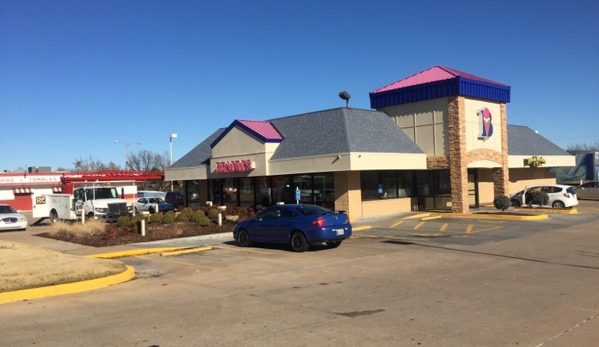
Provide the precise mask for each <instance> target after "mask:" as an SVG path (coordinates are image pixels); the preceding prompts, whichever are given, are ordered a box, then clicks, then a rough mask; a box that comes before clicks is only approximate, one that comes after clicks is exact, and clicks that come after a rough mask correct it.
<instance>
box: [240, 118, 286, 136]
mask: <svg viewBox="0 0 599 347" xmlns="http://www.w3.org/2000/svg"><path fill="white" fill-rule="evenodd" d="M237 121H238V122H239V123H240V124H242V125H243V126H245V127H246V128H248V129H249V130H251V131H253V132H254V133H256V134H258V135H260V136H261V137H263V138H264V139H265V140H282V139H283V137H282V136H281V134H279V132H278V131H277V129H275V127H274V126H273V125H272V124H271V123H270V122H266V121H254V120H240V119H237Z"/></svg>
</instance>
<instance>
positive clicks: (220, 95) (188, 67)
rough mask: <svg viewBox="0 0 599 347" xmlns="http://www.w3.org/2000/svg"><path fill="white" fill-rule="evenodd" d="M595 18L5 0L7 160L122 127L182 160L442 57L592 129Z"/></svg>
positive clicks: (53, 151) (536, 121) (52, 152)
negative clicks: (219, 140) (214, 137)
mask: <svg viewBox="0 0 599 347" xmlns="http://www.w3.org/2000/svg"><path fill="white" fill-rule="evenodd" d="M597 18H599V2H598V1H596V0H587V1H577V0H574V1H568V2H564V1H553V0H540V1H527V0H516V1H513V0H507V1H493V2H486V1H460V0H457V1H446V0H439V1H399V0H390V1H386V0H377V1H351V0H349V1H348V0H343V1H337V0H331V1H323V0H320V1H319V0H305V1H280V0H272V1H270V0H252V1H247V0H245V1H241V0H231V1H227V0H214V1H206V0H195V1H183V0H179V1H154V0H127V1H121V0H98V1H79V0H73V1H67V0H52V1H46V0H43V1H32V0H0V119H1V123H0V124H2V132H1V134H0V148H2V151H0V170H14V169H17V168H26V167H28V166H51V167H52V169H57V168H58V167H66V168H72V167H73V166H74V165H73V162H74V161H75V159H78V158H84V159H87V158H90V157H92V158H93V159H97V160H100V161H102V162H105V163H108V162H110V161H114V162H115V163H117V164H119V165H121V166H124V162H125V147H126V146H125V145H124V144H123V143H117V144H115V143H113V140H119V141H121V142H125V141H129V142H130V143H132V145H130V147H129V150H130V152H132V153H137V152H138V151H139V150H149V151H152V152H156V153H159V154H165V155H168V151H169V134H170V133H177V134H178V138H176V139H174V140H173V157H174V160H175V161H176V160H177V159H178V158H180V157H181V156H183V155H184V154H185V153H187V152H189V151H190V150H191V149H192V148H194V147H195V146H196V145H197V144H199V143H200V142H201V141H202V140H204V139H205V138H206V137H207V136H208V135H210V134H211V133H212V132H214V131H215V130H216V129H218V128H221V127H227V126H228V125H229V124H231V122H232V121H233V120H235V119H249V120H266V119H270V118H278V117H283V116H289V115H295V114H301V113H306V112H312V111H318V110H324V109H330V108H336V107H342V106H344V105H345V104H344V101H343V100H341V99H340V98H339V97H338V94H339V92H340V91H342V90H347V91H348V92H349V93H350V94H351V95H352V98H351V100H350V107H355V108H364V109H369V108H370V103H369V98H368V93H369V92H371V91H373V90H375V89H378V88H380V87H382V86H385V85H387V84H389V83H392V82H394V81H397V80H400V79H402V78H405V77H408V76H410V75H412V74H414V73H417V72H420V71H422V70H425V69H428V68H430V67H432V66H435V65H443V66H447V67H450V68H454V69H457V70H461V71H464V72H468V73H471V74H474V75H478V76H481V77H484V78H488V79H491V80H494V81H497V82H500V83H504V84H508V85H510V86H511V88H512V89H511V100H512V101H511V102H510V103H509V104H508V107H507V110H508V123H509V124H515V125H526V126H529V127H531V128H532V129H535V130H538V131H539V133H540V134H541V135H543V136H544V137H546V138H548V139H549V140H551V141H553V142H554V143H556V144H557V145H559V146H560V147H562V148H564V149H565V148H567V147H568V146H569V145H572V144H580V143H589V144H592V143H595V141H597V140H598V139H599V115H598V114H597V110H599V69H598V66H599V25H598V24H597ZM312 140H314V139H307V141H312ZM137 142H140V143H141V145H137V144H135V145H134V144H133V143H137Z"/></svg>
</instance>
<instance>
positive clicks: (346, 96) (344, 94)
mask: <svg viewBox="0 0 599 347" xmlns="http://www.w3.org/2000/svg"><path fill="white" fill-rule="evenodd" d="M339 97H340V98H341V99H343V100H345V107H349V106H348V105H349V99H351V95H349V93H348V92H346V91H345V90H344V91H342V92H341V93H339Z"/></svg>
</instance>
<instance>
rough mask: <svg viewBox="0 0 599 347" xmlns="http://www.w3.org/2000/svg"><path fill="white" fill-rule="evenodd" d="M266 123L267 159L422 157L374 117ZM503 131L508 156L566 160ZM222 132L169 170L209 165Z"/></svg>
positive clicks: (313, 116) (351, 112)
mask: <svg viewBox="0 0 599 347" xmlns="http://www.w3.org/2000/svg"><path fill="white" fill-rule="evenodd" d="M270 122H272V124H273V125H274V126H275V127H276V128H277V130H278V131H279V132H280V133H281V134H282V135H283V138H284V140H283V142H281V144H280V145H279V147H278V148H277V150H276V151H275V153H274V155H273V157H272V159H289V158H301V157H306V156H320V155H329V154H337V153H349V152H374V153H424V152H423V151H422V150H421V149H420V148H419V147H418V146H416V144H414V142H413V141H412V140H411V139H410V138H409V137H408V136H407V135H406V134H405V133H404V132H403V131H402V130H401V129H400V128H399V127H398V126H397V125H396V124H395V123H393V121H392V120H391V118H389V116H387V115H386V114H385V113H383V112H379V111H372V110H362V109H353V108H336V109H331V110H325V111H318V112H313V113H307V114H301V115H296V116H289V117H284V118H276V119H272V120H270ZM507 127H508V146H509V148H508V153H509V155H544V156H548V155H570V153H568V152H566V151H565V150H563V149H561V148H559V147H558V146H557V145H555V144H554V143H552V142H551V141H549V140H547V139H545V138H544V137H543V136H541V135H539V134H537V133H536V132H534V131H533V130H532V129H530V128H529V127H527V126H521V125H509V124H508V126H507ZM225 130H226V128H221V129H218V130H217V131H215V132H214V133H213V134H212V135H210V136H209V137H208V138H206V139H205V140H204V141H202V142H201V143H200V144H199V145H197V146H196V147H195V148H194V149H192V150H191V151H189V152H188V153H187V154H185V155H184V156H183V157H181V159H179V160H177V161H176V162H175V163H173V165H171V166H170V168H185V167H195V166H201V165H209V164H210V157H211V156H212V149H211V148H210V144H211V143H212V142H214V140H216V139H217V138H218V137H219V136H220V135H221V134H222V132H223V131H225Z"/></svg>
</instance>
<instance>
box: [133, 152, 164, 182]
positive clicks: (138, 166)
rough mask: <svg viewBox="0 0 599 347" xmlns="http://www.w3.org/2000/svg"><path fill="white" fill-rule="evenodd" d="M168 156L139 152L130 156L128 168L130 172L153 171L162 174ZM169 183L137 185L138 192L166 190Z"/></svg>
mask: <svg viewBox="0 0 599 347" xmlns="http://www.w3.org/2000/svg"><path fill="white" fill-rule="evenodd" d="M167 158H168V156H167V155H166V152H165V154H164V155H160V154H158V153H153V152H150V151H147V150H141V151H139V152H138V153H137V154H132V155H131V156H130V157H129V166H130V168H131V169H132V170H137V171H154V172H164V169H165V168H166V167H167V165H168V159H167ZM169 184H170V183H169V182H164V181H146V182H142V183H140V184H139V189H140V190H159V191H165V190H168V187H169Z"/></svg>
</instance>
